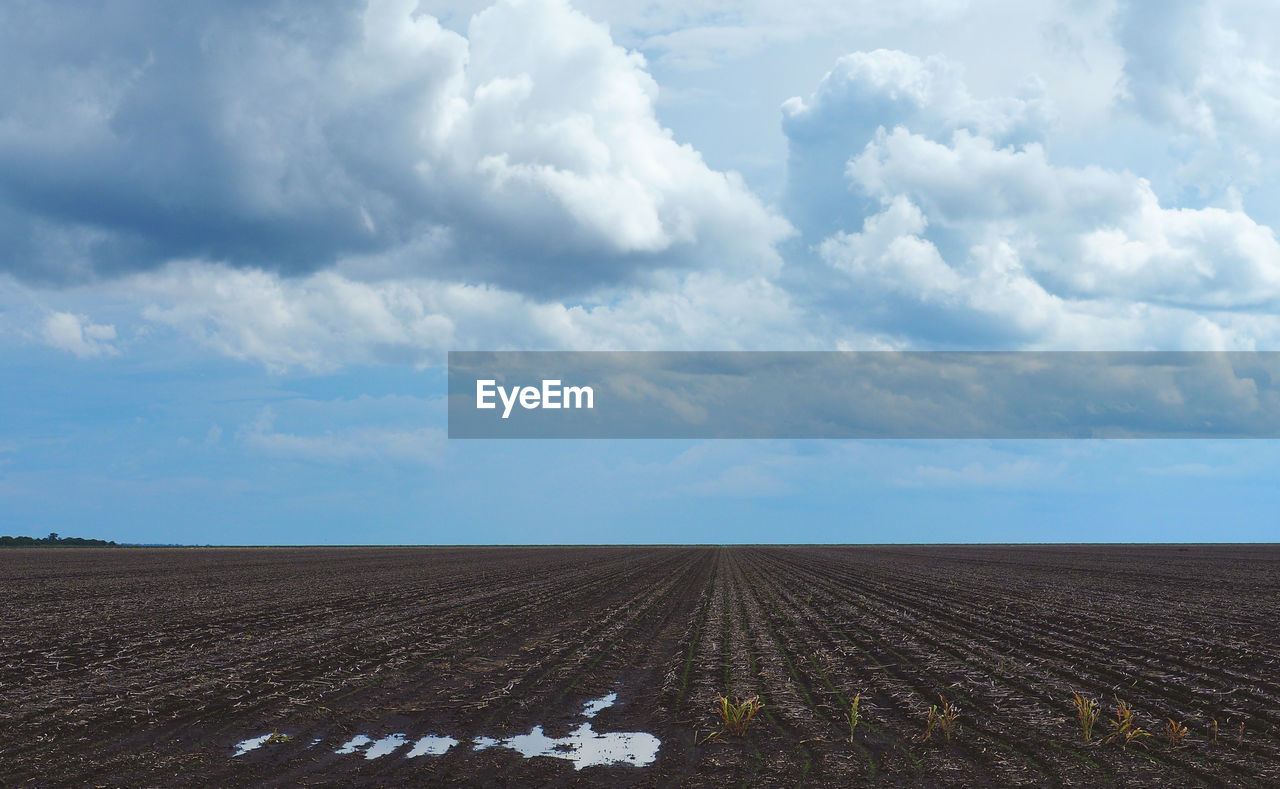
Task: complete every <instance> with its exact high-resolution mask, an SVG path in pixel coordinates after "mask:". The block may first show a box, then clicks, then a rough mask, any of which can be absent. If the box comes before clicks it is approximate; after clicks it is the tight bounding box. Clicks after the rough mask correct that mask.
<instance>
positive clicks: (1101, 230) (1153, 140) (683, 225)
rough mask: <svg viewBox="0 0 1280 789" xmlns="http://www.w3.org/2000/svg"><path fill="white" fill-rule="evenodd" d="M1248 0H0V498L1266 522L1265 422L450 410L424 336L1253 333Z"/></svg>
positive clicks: (501, 538) (589, 522)
mask: <svg viewBox="0 0 1280 789" xmlns="http://www.w3.org/2000/svg"><path fill="white" fill-rule="evenodd" d="M1277 32H1280V9H1277V7H1276V6H1275V5H1274V3H1270V2H1255V1H1253V0H1234V1H1232V2H1227V1H1226V0H1221V1H1219V0H1214V1H1206V2H1180V3H1169V2H1159V3H1156V2H1148V1H1146V0H1133V1H1132V2H1119V1H1118V0H1055V1H1054V2H1045V3H1031V4H1028V3H1018V2H1005V1H1004V0H986V1H983V0H934V1H932V2H930V1H927V0H906V1H905V2H901V1H900V2H893V3H888V2H878V1H874V2H873V1H872V0H860V1H859V2H848V3H832V2H814V1H805V2H797V1H796V0H791V2H778V1H775V0H756V1H755V2H750V3H736V2H735V3H725V2H720V1H719V0H692V2H689V1H687V0H686V1H684V2H680V3H675V2H666V0H659V2H653V3H645V4H624V3H612V2H602V1H598V0H583V1H582V2H579V3H576V4H570V3H567V2H556V1H555V0H530V1H529V2H519V1H517V0H509V1H508V0H504V2H498V3H496V4H491V3H489V2H475V3H448V2H435V0H431V1H430V2H422V3H415V2H412V0H395V1H391V0H388V1H386V2H370V3H367V4H366V3H365V2H362V1H360V2H329V3H292V2H267V3H256V4H250V5H248V6H245V7H239V6H232V5H228V4H225V3H189V4H184V6H183V9H182V11H181V12H180V13H175V12H174V11H173V9H172V8H171V7H170V6H169V5H167V4H159V3H145V2H137V3H116V4H109V5H101V6H90V7H86V8H85V9H82V10H80V11H78V12H77V13H76V14H75V15H71V14H67V13H65V12H64V11H62V10H60V9H58V8H55V7H53V6H52V5H50V4H43V3H14V4H6V5H5V6H4V8H3V9H0V70H3V72H4V73H5V74H6V75H7V78H6V79H5V80H3V82H2V83H0V533H9V534H44V533H47V532H49V531H58V532H60V533H64V534H77V535H84V536H95V537H103V538H108V539H115V540H120V541H136V542H193V543H365V542H374V543H401V542H407V543H436V542H443V543H470V542H479V543H486V542H685V541H693V542H717V543H718V542H801V541H816V542H828V541H832V542H885V541H888V542H895V541H910V542H927V541H948V542H952V541H1034V542H1040V541H1098V540H1119V541H1127V540H1138V541H1183V540H1185V541H1210V540H1239V541H1249V540H1271V539H1274V533H1275V529H1274V527H1273V526H1272V520H1273V519H1272V518H1271V517H1270V516H1267V515H1265V513H1269V512H1274V511H1276V510H1277V504H1280V501H1277V499H1278V498H1280V496H1277V495H1276V494H1275V493H1274V492H1273V491H1274V487H1275V486H1274V485H1273V484H1271V483H1272V480H1273V478H1274V471H1273V470H1274V469H1275V468H1276V465H1277V464H1276V461H1277V460H1280V450H1278V449H1277V448H1276V447H1275V445H1274V443H1273V442H1270V441H1238V442H1231V441H1128V442H1123V441H1105V442H1050V441H1042V442H1021V441H1005V442H1000V441H950V442H947V441H931V442H930V441H917V442H910V441H898V442H890V441H881V442H847V441H845V442H842V441H795V442H786V441H771V442H748V441H729V442H674V441H633V442H608V441H595V442H573V441H523V442H521V441H511V442H491V441H477V442H459V441H454V442H450V441H448V440H447V439H446V438H445V409H444V403H443V397H444V388H445V387H444V371H443V364H444V361H445V353H446V352H447V351H448V350H451V349H460V350H465V349H481V350H495V349H566V350H595V349H634V350H672V349H698V350H722V349H723V350H736V349H748V350H755V349H769V350H792V349H797V350H799V349H804V350H815V349H867V350H871V349H950V348H956V349H995V350H1005V349H1070V350H1223V349H1229V350H1277V349H1280V342H1278V340H1280V316H1278V315H1277V309H1276V308H1277V305H1278V304H1280V243H1277V240H1276V237H1275V232H1274V230H1273V228H1275V227H1276V225H1277V223H1280V186H1277V184H1280V178H1277V175H1280V166H1278V165H1280V159H1277V157H1276V155H1275V146H1274V144H1273V141H1274V140H1275V139H1277V138H1278V133H1280V55H1277V53H1276V51H1275V49H1274V43H1273V42H1274V41H1275V40H1276V38H1277V36H1276V33H1277Z"/></svg>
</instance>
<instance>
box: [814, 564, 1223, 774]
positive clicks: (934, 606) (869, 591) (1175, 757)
mask: <svg viewBox="0 0 1280 789" xmlns="http://www.w3.org/2000/svg"><path fill="white" fill-rule="evenodd" d="M810 572H811V573H812V572H816V571H812V570H811V571H810ZM830 573H831V575H832V577H833V578H839V579H841V580H843V581H844V582H845V584H846V588H849V589H850V590H852V591H855V592H856V593H859V594H862V595H863V596H864V598H865V597H870V598H873V599H877V600H879V602H880V603H881V604H880V605H878V606H875V607H873V608H869V609H868V610H869V611H871V610H874V611H875V612H876V615H877V616H878V618H879V620H880V621H881V622H883V623H884V626H885V627H886V628H887V633H886V632H880V635H878V636H874V635H873V640H880V639H885V638H886V637H887V635H889V634H892V633H894V632H897V633H902V634H906V635H909V636H912V637H914V638H916V639H918V640H919V641H920V642H922V643H923V644H926V645H928V647H929V649H928V650H927V652H928V654H931V655H935V656H936V655H950V656H951V657H952V658H953V659H954V660H956V661H957V662H958V663H960V664H961V665H970V664H977V663H980V662H982V659H981V658H980V656H979V653H978V652H974V651H969V652H967V653H966V652H964V651H961V650H960V646H963V644H962V643H961V642H964V643H967V642H968V638H969V633H968V631H966V630H963V629H961V628H958V627H956V626H955V625H954V624H950V625H949V624H946V623H945V622H944V621H943V620H945V619H946V617H947V616H948V614H946V613H945V611H946V610H953V609H954V608H955V607H956V601H954V600H949V601H947V602H946V603H944V602H943V601H941V600H934V601H932V602H931V603H930V602H926V603H922V604H921V603H918V602H917V604H916V605H914V606H911V607H910V610H911V612H912V613H911V615H910V616H896V615H894V614H893V613H892V612H893V611H894V610H895V608H896V607H899V606H906V605H907V602H906V601H905V599H904V598H903V597H900V596H899V597H895V596H894V595H893V594H890V593H886V592H883V591H881V592H877V591H876V590H875V589H873V588H871V584H868V583H859V582H858V581H855V580H851V578H852V577H845V576H841V574H840V571H839V570H837V569H834V568H831V569H830ZM814 577H819V576H814ZM948 605H949V606H950V608H948V607H947V606H948ZM939 606H940V607H942V609H943V611H944V612H943V613H939V611H938V607H939ZM882 611H883V612H884V613H881V612H882ZM924 623H931V626H926V624H924ZM940 630H941V631H945V632H947V633H950V634H951V636H952V638H949V639H946V638H940V637H939V636H938V635H936V634H937V633H939V632H940ZM957 639H959V640H957ZM1016 643H1018V642H1012V643H1011V644H1009V645H1008V647H1007V652H1006V654H1014V653H1016V652H1017V651H1018V650H1019V649H1020V648H1022V647H1018V646H1013V644H1016ZM1027 648H1029V649H1032V650H1034V649H1035V647H1027ZM892 652H893V654H898V653H897V651H896V650H892ZM975 658H977V659H976V660H975ZM899 659H900V660H908V658H906V657H905V656H901V655H899ZM911 659H914V658H911ZM1068 665H1072V664H1068ZM1077 665H1078V664H1077ZM1054 668H1055V669H1058V670H1059V671H1058V673H1059V674H1062V672H1061V671H1060V668H1061V667H1060V665H1057V664H1055V665H1054ZM993 673H995V672H993ZM955 676H959V678H960V679H959V681H958V682H957V683H956V685H953V689H954V687H957V686H959V685H960V683H965V682H967V680H968V677H967V676H966V675H965V674H964V673H963V672H962V673H960V674H958V675H955ZM1062 676H1066V675H1065V674H1062ZM988 678H989V679H990V680H991V682H993V683H994V682H995V681H997V678H996V677H994V676H989V677H988ZM998 681H1000V682H1001V683H1002V684H1004V685H1005V686H1006V687H1009V688H1011V689H1016V690H1020V691H1022V693H1023V695H1022V696H1021V697H1020V698H1019V700H1021V701H1029V702H1031V703H1033V704H1037V705H1038V704H1039V702H1040V699H1041V697H1043V696H1045V693H1044V692H1042V691H1037V690H1036V689H1035V687H1033V686H1031V685H1030V684H1027V683H1019V682H1017V681H1016V680H1011V679H1010V678H1009V677H1007V676H1000V677H999V678H998ZM1062 682H1063V686H1064V687H1074V688H1076V689H1081V688H1087V686H1088V684H1089V683H1088V682H1085V681H1080V678H1079V677H1074V676H1073V677H1071V678H1070V679H1067V680H1062ZM952 696H953V697H956V698H957V699H958V700H963V701H966V702H967V704H968V705H971V706H972V705H974V704H978V705H979V706H980V707H982V708H985V709H986V710H987V711H988V712H990V713H992V714H993V715H994V716H996V717H999V712H998V708H996V707H994V706H992V705H990V704H987V703H986V702H985V700H983V699H982V697H981V696H979V695H977V694H972V693H966V694H964V696H963V697H959V696H957V694H955V693H954V690H953V693H952ZM1064 698H1069V696H1068V695H1065V694H1064ZM1053 701H1054V699H1053V698H1052V697H1050V704H1049V705H1048V706H1042V709H1043V710H1048V711H1050V712H1057V711H1058V709H1057V707H1056V706H1055V705H1054V704H1053ZM1026 722H1027V719H1026V718H1025V717H1023V718H1019V719H1014V720H1010V721H1009V722H1008V724H1007V728H1009V729H1010V730H1014V729H1016V727H1017V726H1018V725H1019V724H1025V723H1026ZM1059 734H1060V733H1059V732H1058V731H1049V732H1045V734H1044V735H1043V737H1042V738H1041V740H1042V741H1044V742H1053V741H1054V739H1053V738H1054V737H1055V736H1058V735H1059ZM1058 750H1059V751H1060V752H1061V753H1062V754H1064V755H1066V754H1074V755H1075V756H1076V758H1077V759H1080V760H1081V761H1088V762H1092V761H1094V760H1093V759H1089V757H1086V756H1084V755H1083V754H1081V753H1079V752H1076V751H1074V750H1064V749H1061V748H1059V749H1058ZM1182 754H1183V752H1178V751H1173V752H1169V753H1154V752H1144V753H1143V754H1142V757H1143V758H1145V759H1146V760H1148V761H1153V762H1156V763H1159V764H1163V765H1165V766H1170V767H1176V768H1177V769H1179V770H1180V772H1181V773H1182V774H1183V775H1184V776H1185V777H1189V778H1194V779H1195V780H1198V781H1199V782H1201V783H1203V784H1211V783H1212V782H1213V780H1214V776H1213V775H1212V774H1211V773H1209V772H1207V771H1206V770H1205V769H1204V768H1202V767H1201V766H1200V765H1198V764H1195V763H1192V762H1189V761H1188V759H1187V758H1186V757H1185V756H1183V755H1182ZM1045 755H1048V756H1053V755H1054V754H1052V753H1049V754H1045ZM1095 755H1096V756H1097V757H1098V759H1101V760H1104V761H1103V763H1104V764H1105V765H1106V766H1107V767H1109V768H1110V771H1111V772H1112V773H1116V772H1117V771H1120V770H1124V771H1126V772H1132V771H1133V770H1134V769H1136V768H1135V764H1136V763H1134V762H1133V761H1132V760H1129V761H1128V762H1127V763H1121V762H1120V761H1119V759H1120V757H1119V756H1118V755H1116V754H1114V753H1111V752H1096V754H1095ZM1139 767H1140V765H1139ZM1229 768H1230V767H1229ZM1233 772H1234V769H1233ZM1061 775H1062V774H1061V773H1059V780H1061V779H1062V778H1061ZM1242 777H1247V776H1242ZM1117 780H1122V779H1117Z"/></svg>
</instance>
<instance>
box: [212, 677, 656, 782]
mask: <svg viewBox="0 0 1280 789" xmlns="http://www.w3.org/2000/svg"><path fill="white" fill-rule="evenodd" d="M617 700H618V694H617V693H610V694H609V695H607V696H602V697H600V698H598V699H592V700H590V701H588V702H586V703H585V704H583V705H582V713H581V715H582V717H583V718H587V719H590V718H594V717H595V716H596V714H597V713H599V712H600V711H601V710H603V709H607V708H608V707H612V706H613V705H614V703H616V702H617ZM288 740H289V735H286V734H280V733H276V732H272V733H271V734H263V735H262V736H260V737H252V738H250V739H247V740H243V741H241V742H238V743H236V746H235V753H234V754H232V756H233V757H235V756H243V755H245V754H246V753H249V752H250V751H254V750H257V749H258V748H261V747H262V746H263V745H269V744H276V743H282V742H287V741H288ZM320 742H321V738H318V737H317V738H316V739H314V740H312V741H311V743H310V744H309V745H307V746H306V747H307V748H314V747H315V746H316V745H318V744H319V743H320ZM409 742H410V740H409V737H408V736H407V735H406V734H404V733H403V732H400V733H396V734H388V735H387V736H385V737H382V738H380V739H374V738H372V737H370V736H369V735H367V734H357V735H355V736H353V737H352V738H351V739H349V740H347V741H346V742H345V743H343V744H342V745H341V746H340V747H339V748H338V749H337V750H336V751H334V753H337V754H356V753H358V754H361V755H362V756H364V758H365V759H380V758H382V757H383V756H388V755H390V754H392V753H395V752H396V751H399V750H400V749H401V748H404V746H406V745H408V744H409ZM457 744H458V741H457V740H456V739H454V738H453V737H449V736H440V735H434V734H432V735H427V736H425V737H420V738H418V739H417V740H415V741H414V742H413V747H411V748H410V749H409V750H408V751H407V752H406V753H404V754H403V755H404V757H405V758H407V759H414V758H417V757H419V756H441V755H443V754H445V753H447V752H448V751H449V750H450V749H451V748H453V746H455V745H457ZM471 745H472V749H473V750H477V751H483V750H485V749H486V748H508V749H510V750H513V751H516V752H517V753H519V754H521V755H522V756H524V757H525V758H526V759H527V758H531V757H534V756H550V757H552V758H555V759H566V760H568V761H571V762H573V766H574V769H576V770H581V769H582V768H584V767H592V766H595V765H606V764H630V765H633V766H635V767H644V766H645V765H648V764H652V763H653V760H654V759H656V758H658V747H659V745H660V743H659V741H658V738H657V737H655V736H653V735H652V734H649V733H648V732H642V731H622V732H597V731H595V730H593V729H592V728H591V722H590V720H587V721H584V722H583V723H581V724H579V725H578V727H577V728H576V729H574V730H573V731H571V732H569V734H567V735H566V736H564V737H548V736H547V735H546V734H545V733H543V731H542V727H541V726H534V727H533V728H532V729H530V730H529V733H528V734H517V735H515V736H513V737H505V738H503V739H495V738H493V737H476V738H475V739H474V740H472V742H471Z"/></svg>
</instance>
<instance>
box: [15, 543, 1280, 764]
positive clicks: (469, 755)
mask: <svg viewBox="0 0 1280 789" xmlns="http://www.w3.org/2000/svg"><path fill="white" fill-rule="evenodd" d="M0 589H2V590H3V597H2V598H0V784H2V785H5V786H10V785H13V786H61V785H75V786H94V785H108V786H117V785H129V786H242V785H244V786H259V785H289V786H293V785H312V784H337V785H366V786H404V785H446V784H447V785H451V786H453V785H463V786H467V785H477V786H540V785H553V786H579V785H581V786H600V785H610V786H613V785H622V786H650V785H662V786H677V785H678V786H716V787H720V786H726V785H760V786H796V785H801V784H805V783H808V784H811V785H815V786H823V785H837V784H840V785H848V784H859V785H861V784H869V785H883V786H899V785H906V786H917V785H920V786H938V785H955V786H972V785H984V786H1005V785H1027V786H1042V785H1043V786H1060V785H1065V786H1088V787H1093V786H1106V785H1115V786H1121V785H1124V786H1134V785H1137V786H1190V785H1212V786H1220V785H1239V786H1264V785H1271V786H1275V785H1280V624H1278V623H1280V547H1271V546H1268V547H1260V546H1190V547H1181V548H1180V547H1174V546H1092V547H1081V546H1062V547H991V546H982V547H977V546H975V547H919V548H902V547H877V548H861V547H797V548H782V547H779V548H772V547H771V548H749V547H742V548H650V547H595V548H560V547H555V548H552V547H548V548H244V549H236V548H222V549H114V550H112V549H63V550H40V549H12V550H5V551H3V552H2V553H0ZM1072 691H1079V692H1080V693H1082V694H1084V695H1086V696H1088V697H1091V698H1094V699H1097V700H1098V701H1099V702H1100V706H1101V707H1102V709H1103V713H1104V720H1103V721H1100V722H1099V724H1098V729H1097V735H1098V737H1096V738H1095V739H1100V738H1101V737H1104V736H1105V735H1106V734H1107V733H1108V731H1109V729H1108V726H1107V722H1106V719H1107V718H1109V717H1110V716H1111V713H1112V710H1113V708H1114V701H1115V699H1117V698H1119V699H1123V700H1125V701H1128V702H1129V703H1130V704H1131V705H1132V706H1133V707H1134V708H1135V710H1136V711H1137V718H1138V725H1139V726H1142V727H1144V728H1146V729H1148V730H1150V731H1151V732H1153V733H1154V734H1156V735H1157V736H1153V737H1147V738H1139V739H1138V740H1137V741H1136V744H1130V745H1129V746H1128V747H1127V748H1121V747H1120V746H1119V745H1117V744H1108V743H1101V744H1099V743H1094V744H1086V743H1084V742H1083V740H1082V737H1081V734H1080V730H1079V727H1078V725H1077V724H1076V722H1075V713H1074V709H1073V707H1072V704H1071V693H1072ZM610 692H616V693H617V694H618V703H617V704H616V705H615V706H613V707H610V708H607V709H605V710H604V711H602V712H601V713H600V714H599V715H598V716H597V717H596V718H595V719H593V720H592V725H593V726H594V728H595V730H596V731H597V732H602V733H603V732H619V731H643V732H650V733H652V734H654V735H656V736H657V737H658V738H659V739H660V740H661V743H662V744H661V748H660V750H659V752H658V758H657V760H656V761H655V762H654V763H653V764H652V765H650V766H647V767H631V766H626V765H621V766H607V767H601V766H596V767H587V768H585V769H583V770H581V771H577V770H575V769H574V765H573V764H572V763H571V762H569V761H565V760H562V759H553V758H546V757H538V758H532V759H524V758H522V757H521V756H520V755H519V754H517V753H515V752H514V751H512V750H509V749H505V748H489V749H485V750H475V749H474V748H473V747H472V745H471V742H472V739H473V738H475V737H480V736H488V737H497V738H501V737H509V736H512V735H516V734H524V733H527V732H528V731H529V730H530V729H531V728H532V727H533V726H535V725H541V726H543V728H544V730H545V731H546V733H547V734H548V735H550V736H563V735H565V734H566V733H568V732H569V731H570V730H571V729H572V728H574V727H575V726H577V725H578V724H579V723H580V722H581V720H582V719H581V718H580V717H579V714H580V712H581V710H582V705H583V703H584V702H585V701H587V700H589V699H592V698H597V697H600V696H603V695H604V694H606V693H610ZM726 692H727V693H729V694H730V695H740V696H749V695H758V696H760V697H761V698H762V699H763V701H764V703H765V708H764V710H763V712H761V714H760V715H759V716H758V717H757V718H756V719H755V720H754V721H753V722H752V724H751V726H750V728H749V729H748V732H747V736H746V737H743V738H729V737H724V736H721V737H717V738H712V739H711V741H710V742H706V743H703V742H702V741H703V739H704V738H705V736H706V735H707V734H709V733H711V732H714V731H716V730H717V729H718V728H719V727H718V723H717V719H716V715H715V711H714V708H715V699H716V697H717V696H718V695H720V694H721V693H726ZM855 694H861V699H862V703H861V714H862V723H861V725H860V726H859V727H858V729H857V730H856V732H855V733H854V736H853V741H852V742H850V741H849V725H848V721H847V718H846V712H847V710H848V705H849V702H850V700H851V699H852V698H853V697H854V695H855ZM939 696H944V697H945V698H946V699H947V700H948V701H950V702H952V703H953V704H955V705H956V706H957V707H958V708H959V711H960V712H959V729H958V731H957V732H956V734H955V736H954V737H953V738H952V740H951V741H950V742H947V741H945V740H944V739H942V738H941V737H940V736H936V737H934V739H933V740H932V741H928V742H925V741H922V738H921V735H922V733H923V731H924V729H925V720H926V717H927V714H928V708H929V707H930V705H933V704H938V703H939ZM1168 718H1173V719H1175V720H1177V721H1180V722H1181V723H1183V724H1185V725H1186V726H1187V727H1188V729H1189V730H1190V735H1189V738H1188V739H1187V741H1186V742H1185V743H1184V744H1183V745H1182V746H1181V747H1175V746H1174V745H1173V744H1171V743H1169V742H1166V741H1165V740H1163V739H1161V738H1160V737H1159V736H1158V735H1159V734H1160V733H1161V732H1162V731H1163V729H1164V726H1165V723H1166V720H1167V719H1168ZM1215 720H1216V721H1217V736H1216V738H1215V736H1214V728H1213V721H1215ZM1242 725H1243V729H1242V728H1241V726H1242ZM272 731H280V732H286V733H288V734H289V735H290V736H291V739H290V740H289V741H288V742H284V743H279V744H273V745H265V746H263V747H261V748H259V749H258V750H255V751H253V752H251V753H249V754H246V755H245V756H242V757H238V758H232V753H233V748H234V745H235V743H237V742H239V741H241V740H244V739H246V738H249V737H254V736H257V735H260V734H264V733H269V732H272ZM395 732H403V733H405V734H406V735H407V737H408V739H409V740H410V741H412V740H414V739H416V738H417V737H419V736H424V735H429V734H435V735H450V736H453V737H455V738H456V739H458V740H459V741H460V744H459V745H458V746H456V747H454V748H452V749H451V750H450V751H449V752H447V753H446V754H444V755H442V756H422V757H417V758H413V759H409V758H405V755H404V754H405V752H406V751H407V750H408V749H407V748H406V749H402V750H400V751H398V752H395V753H392V754H390V755H388V756H384V757H381V758H378V759H373V760H368V759H365V758H363V757H362V756H361V755H360V754H348V755H342V754H336V753H335V752H334V751H335V750H336V749H337V748H338V747H339V746H340V745H341V744H342V743H343V742H345V741H346V740H348V739H349V738H350V737H351V736H352V735H354V734H357V733H363V734H367V735H369V736H371V737H374V738H377V737H382V736H385V735H388V734H391V733H395ZM317 739H319V740H320V742H319V744H317V745H314V746H312V747H308V746H310V744H311V743H312V742H313V741H314V740H317Z"/></svg>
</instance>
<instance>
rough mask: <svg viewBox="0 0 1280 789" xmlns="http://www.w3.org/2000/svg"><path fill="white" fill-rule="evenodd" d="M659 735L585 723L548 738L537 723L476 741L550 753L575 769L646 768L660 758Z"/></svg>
mask: <svg viewBox="0 0 1280 789" xmlns="http://www.w3.org/2000/svg"><path fill="white" fill-rule="evenodd" d="M658 745H659V742H658V738H657V737H654V736H653V735H652V734H649V733H647V732H642V731H621V732H596V731H592V729H591V724H590V723H583V724H582V725H580V726H578V728H576V729H574V730H573V731H571V732H569V734H568V735H567V736H565V737H548V736H547V735H545V734H543V733H542V727H541V726H534V727H533V729H532V730H531V731H530V732H529V733H528V734H517V735H516V736H514V737H508V738H506V739H505V740H494V739H492V738H490V737H480V738H477V739H476V741H475V746H474V747H475V748H476V750H483V749H485V748H493V747H501V748H510V749H511V750H513V751H516V752H518V753H520V754H521V755H522V756H524V757H525V758H526V759H528V758H531V757H533V756H551V757H553V758H556V759H567V760H569V761H571V762H573V768H574V769H575V770H581V769H582V768H583V767H594V766H596V765H602V764H630V765H634V766H636V767H644V766H645V765H647V764H651V763H652V762H653V760H654V759H656V758H658Z"/></svg>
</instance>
